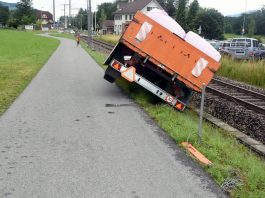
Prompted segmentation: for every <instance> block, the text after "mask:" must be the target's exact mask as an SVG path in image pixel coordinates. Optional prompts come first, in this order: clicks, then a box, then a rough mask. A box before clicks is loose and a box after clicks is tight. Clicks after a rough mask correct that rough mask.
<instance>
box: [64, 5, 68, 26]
mask: <svg viewBox="0 0 265 198" xmlns="http://www.w3.org/2000/svg"><path fill="white" fill-rule="evenodd" d="M63 5H64V28H65V29H67V27H68V24H67V18H66V14H65V8H66V6H67V5H69V4H63Z"/></svg>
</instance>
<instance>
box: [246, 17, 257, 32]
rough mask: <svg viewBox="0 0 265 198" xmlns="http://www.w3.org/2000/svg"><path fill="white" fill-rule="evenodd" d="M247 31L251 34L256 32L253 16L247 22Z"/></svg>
mask: <svg viewBox="0 0 265 198" xmlns="http://www.w3.org/2000/svg"><path fill="white" fill-rule="evenodd" d="M247 31H248V34H249V35H251V36H252V35H254V34H255V33H256V21H255V20H254V19H253V18H251V19H250V20H249V22H248V26H247Z"/></svg>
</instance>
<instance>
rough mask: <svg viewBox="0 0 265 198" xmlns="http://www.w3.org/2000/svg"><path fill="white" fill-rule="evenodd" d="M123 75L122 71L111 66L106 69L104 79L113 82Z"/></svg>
mask: <svg viewBox="0 0 265 198" xmlns="http://www.w3.org/2000/svg"><path fill="white" fill-rule="evenodd" d="M120 76H121V73H120V72H119V71H117V70H116V69H114V68H113V67H111V66H109V67H108V68H107V70H106V71H105V75H104V79H105V80H107V81H109V82H110V83H113V82H114V81H115V80H116V79H117V78H119V77H120Z"/></svg>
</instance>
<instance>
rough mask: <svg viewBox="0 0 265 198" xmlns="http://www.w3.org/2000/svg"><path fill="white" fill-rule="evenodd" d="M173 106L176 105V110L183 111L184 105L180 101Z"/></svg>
mask: <svg viewBox="0 0 265 198" xmlns="http://www.w3.org/2000/svg"><path fill="white" fill-rule="evenodd" d="M175 107H176V108H177V109H178V110H180V111H183V110H184V108H185V105H184V104H182V103H180V102H177V103H176V105H175Z"/></svg>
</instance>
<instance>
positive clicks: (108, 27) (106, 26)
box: [102, 20, 114, 34]
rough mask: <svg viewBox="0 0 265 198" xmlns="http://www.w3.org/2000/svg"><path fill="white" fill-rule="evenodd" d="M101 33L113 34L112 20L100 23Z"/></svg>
mask: <svg viewBox="0 0 265 198" xmlns="http://www.w3.org/2000/svg"><path fill="white" fill-rule="evenodd" d="M102 33H103V34H113V33H114V20H105V21H103V24H102Z"/></svg>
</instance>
